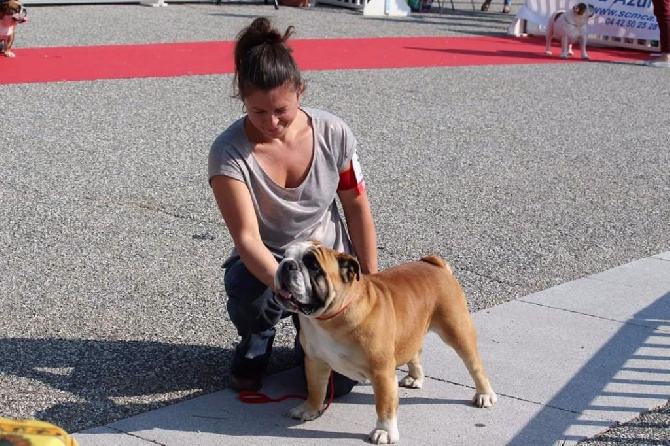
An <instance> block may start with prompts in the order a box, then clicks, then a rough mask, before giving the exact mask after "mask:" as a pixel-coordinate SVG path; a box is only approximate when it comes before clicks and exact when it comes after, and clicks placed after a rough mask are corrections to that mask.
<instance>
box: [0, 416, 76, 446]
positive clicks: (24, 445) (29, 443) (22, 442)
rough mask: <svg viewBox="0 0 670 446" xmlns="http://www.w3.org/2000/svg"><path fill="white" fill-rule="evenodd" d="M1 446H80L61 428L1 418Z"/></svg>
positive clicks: (41, 422) (39, 422)
mask: <svg viewBox="0 0 670 446" xmlns="http://www.w3.org/2000/svg"><path fill="white" fill-rule="evenodd" d="M0 446H78V444H77V441H76V440H75V439H74V438H72V437H71V436H70V435H69V434H68V433H67V432H65V431H64V430H63V429H61V428H60V427H58V426H56V425H54V424H51V423H47V422H46V421H37V420H10V419H8V418H0Z"/></svg>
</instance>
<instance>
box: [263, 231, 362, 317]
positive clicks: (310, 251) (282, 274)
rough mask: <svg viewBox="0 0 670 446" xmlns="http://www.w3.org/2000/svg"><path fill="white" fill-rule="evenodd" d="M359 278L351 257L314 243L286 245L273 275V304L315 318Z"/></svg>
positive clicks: (358, 267) (358, 266)
mask: <svg viewBox="0 0 670 446" xmlns="http://www.w3.org/2000/svg"><path fill="white" fill-rule="evenodd" d="M359 278H360V265H359V263H358V261H357V260H356V258H355V257H353V256H352V255H349V254H346V253H341V252H337V251H335V250H332V249H330V248H327V247H325V246H323V245H321V244H319V243H318V242H297V243H294V244H292V245H290V246H289V247H288V248H287V249H286V252H285V254H284V259H283V260H282V261H281V262H280V263H279V268H277V272H276V274H275V280H274V281H275V288H276V289H277V302H278V303H279V304H280V305H281V306H282V307H284V308H285V309H286V310H288V311H292V312H294V313H302V314H304V315H306V316H314V317H318V316H319V315H321V314H323V313H324V312H325V311H327V310H328V309H329V308H330V307H331V305H333V304H337V301H338V299H337V298H338V296H339V295H340V293H341V291H342V290H343V287H344V286H346V285H347V284H350V283H351V282H352V281H353V280H358V279H359Z"/></svg>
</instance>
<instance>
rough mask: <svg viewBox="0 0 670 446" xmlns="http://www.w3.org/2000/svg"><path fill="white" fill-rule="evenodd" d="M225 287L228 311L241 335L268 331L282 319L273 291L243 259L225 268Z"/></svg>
mask: <svg viewBox="0 0 670 446" xmlns="http://www.w3.org/2000/svg"><path fill="white" fill-rule="evenodd" d="M224 289H225V291H226V294H227V295H228V304H227V309H228V314H229V316H230V319H231V321H232V322H233V324H235V326H236V327H237V329H238V331H239V332H240V335H244V334H246V333H249V332H253V333H258V332H262V331H265V330H268V329H270V328H272V327H274V326H275V325H276V324H277V322H278V321H279V319H281V316H282V310H281V308H280V307H279V305H277V303H276V302H275V300H274V296H273V293H272V291H271V290H270V289H268V287H267V286H265V284H264V283H262V282H261V281H260V280H258V279H257V278H256V277H255V276H254V275H253V274H251V273H250V272H249V270H248V269H247V268H246V266H245V265H244V264H243V263H242V261H241V260H237V261H235V262H233V263H232V264H231V265H229V266H228V267H227V268H226V272H225V274H224Z"/></svg>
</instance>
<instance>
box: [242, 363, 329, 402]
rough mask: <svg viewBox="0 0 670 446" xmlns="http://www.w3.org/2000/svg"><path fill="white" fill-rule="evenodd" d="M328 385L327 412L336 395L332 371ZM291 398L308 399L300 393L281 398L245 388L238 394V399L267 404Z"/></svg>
mask: <svg viewBox="0 0 670 446" xmlns="http://www.w3.org/2000/svg"><path fill="white" fill-rule="evenodd" d="M328 385H329V386H330V396H329V397H328V402H327V403H326V407H325V408H324V409H323V410H322V412H325V411H326V410H328V408H329V407H330V403H332V402H333V397H334V395H335V383H334V382H333V372H332V371H331V372H330V379H329V380H328ZM291 398H296V399H300V400H306V399H307V397H306V396H305V395H299V394H297V393H289V394H287V395H283V396H280V397H279V398H272V397H270V396H269V395H267V394H266V393H263V392H257V391H255V390H243V391H241V392H240V393H238V394H237V399H238V400H240V401H242V402H243V403H246V404H266V403H279V402H282V401H284V400H288V399H291Z"/></svg>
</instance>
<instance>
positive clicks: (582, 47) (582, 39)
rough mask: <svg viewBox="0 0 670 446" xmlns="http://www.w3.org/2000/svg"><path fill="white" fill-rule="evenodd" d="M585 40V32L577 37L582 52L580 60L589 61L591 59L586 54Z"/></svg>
mask: <svg viewBox="0 0 670 446" xmlns="http://www.w3.org/2000/svg"><path fill="white" fill-rule="evenodd" d="M586 40H587V35H586V30H584V32H583V33H582V34H581V35H580V36H579V48H580V49H581V50H582V59H584V60H590V59H591V58H590V57H589V55H588V54H587V53H586Z"/></svg>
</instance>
